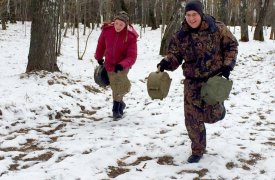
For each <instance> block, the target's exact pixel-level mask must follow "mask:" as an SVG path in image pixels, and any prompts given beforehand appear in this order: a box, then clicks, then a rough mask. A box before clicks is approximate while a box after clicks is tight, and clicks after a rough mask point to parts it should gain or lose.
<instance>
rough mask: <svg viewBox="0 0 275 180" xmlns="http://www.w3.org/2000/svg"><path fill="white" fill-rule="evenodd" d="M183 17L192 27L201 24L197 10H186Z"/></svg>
mask: <svg viewBox="0 0 275 180" xmlns="http://www.w3.org/2000/svg"><path fill="white" fill-rule="evenodd" d="M185 19H186V21H187V23H188V25H189V26H191V27H192V28H197V27H199V26H200V24H201V16H200V14H199V13H198V12H197V11H193V10H191V11H187V12H186V14H185Z"/></svg>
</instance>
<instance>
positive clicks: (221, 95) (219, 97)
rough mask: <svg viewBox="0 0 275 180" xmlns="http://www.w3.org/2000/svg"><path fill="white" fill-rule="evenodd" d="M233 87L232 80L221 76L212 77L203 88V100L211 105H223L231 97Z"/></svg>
mask: <svg viewBox="0 0 275 180" xmlns="http://www.w3.org/2000/svg"><path fill="white" fill-rule="evenodd" d="M232 86H233V81H232V80H228V79H225V78H224V77H222V76H219V75H217V76H214V77H211V78H209V79H208V81H207V82H205V83H203V85H202V87H201V98H202V99H203V100H204V101H205V102H206V103H207V104H209V105H214V104H217V103H222V102H224V101H225V100H226V99H227V98H228V97H229V94H230V91H231V89H232Z"/></svg>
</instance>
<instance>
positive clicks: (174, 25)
mask: <svg viewBox="0 0 275 180" xmlns="http://www.w3.org/2000/svg"><path fill="white" fill-rule="evenodd" d="M182 12H183V7H182V6H181V2H180V1H179V0H176V1H175V3H174V10H173V14H172V16H171V18H170V21H169V24H168V25H167V27H166V29H165V32H164V35H163V37H162V39H161V45H160V50H159V54H160V55H166V53H167V48H168V43H169V41H170V39H171V38H172V35H173V34H174V33H175V32H176V31H178V30H179V28H180V26H181V22H182V20H183V13H182Z"/></svg>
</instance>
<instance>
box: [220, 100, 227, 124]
mask: <svg viewBox="0 0 275 180" xmlns="http://www.w3.org/2000/svg"><path fill="white" fill-rule="evenodd" d="M222 106H223V112H222V115H221V118H220V120H223V118H224V117H225V114H226V109H225V106H224V103H222Z"/></svg>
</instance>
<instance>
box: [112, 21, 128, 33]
mask: <svg viewBox="0 0 275 180" xmlns="http://www.w3.org/2000/svg"><path fill="white" fill-rule="evenodd" d="M114 26H115V30H116V32H120V31H122V29H124V28H125V26H126V24H125V22H123V21H121V20H119V19H116V20H115V25H114Z"/></svg>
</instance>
